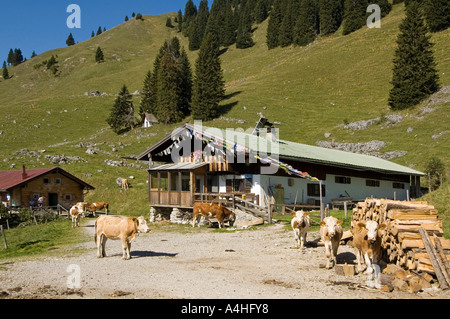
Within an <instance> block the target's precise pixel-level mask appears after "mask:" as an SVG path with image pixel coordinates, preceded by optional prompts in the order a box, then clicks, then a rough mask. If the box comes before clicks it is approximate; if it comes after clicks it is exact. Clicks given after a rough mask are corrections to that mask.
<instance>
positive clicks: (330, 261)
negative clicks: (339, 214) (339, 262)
mask: <svg viewBox="0 0 450 319" xmlns="http://www.w3.org/2000/svg"><path fill="white" fill-rule="evenodd" d="M343 233H344V231H343V230H342V220H338V219H337V218H335V217H333V216H330V217H326V218H324V219H323V221H322V222H321V223H320V237H321V238H322V241H323V243H324V244H325V253H326V256H327V264H326V268H327V269H331V268H333V267H334V266H335V265H336V256H337V252H338V249H339V244H340V242H341V238H342V235H343Z"/></svg>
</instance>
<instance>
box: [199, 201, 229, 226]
mask: <svg viewBox="0 0 450 319" xmlns="http://www.w3.org/2000/svg"><path fill="white" fill-rule="evenodd" d="M202 216H205V217H207V218H214V217H215V218H216V219H217V221H218V222H219V228H222V227H223V223H224V222H225V221H229V222H230V225H231V226H232V225H233V224H234V222H235V220H236V215H235V214H234V213H233V212H232V211H231V210H229V209H228V208H226V207H225V206H223V205H221V204H212V203H211V204H208V203H200V202H197V203H194V210H193V216H192V227H195V223H196V222H197V223H198V227H200V219H201V217H202Z"/></svg>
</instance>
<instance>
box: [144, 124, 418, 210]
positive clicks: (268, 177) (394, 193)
mask: <svg viewBox="0 0 450 319" xmlns="http://www.w3.org/2000/svg"><path fill="white" fill-rule="evenodd" d="M276 133H277V132H276V130H275V129H274V128H273V127H272V125H271V124H270V123H269V122H268V121H267V120H266V119H264V118H262V119H261V120H260V122H259V123H258V125H257V126H256V128H255V129H253V130H249V131H247V132H244V131H242V130H230V129H228V130H222V129H217V128H211V127H203V126H201V125H198V123H196V124H195V125H192V124H185V125H183V126H181V127H179V128H177V129H176V130H174V131H173V132H172V134H170V135H168V136H166V137H164V138H163V139H162V140H160V141H159V142H158V143H156V144H155V145H153V146H151V147H150V148H148V149H147V150H146V151H145V152H143V153H142V154H140V155H139V156H138V159H139V160H144V161H148V162H149V170H148V172H149V202H150V205H151V206H154V207H182V208H190V207H192V205H193V203H194V202H195V201H198V200H205V199H206V200H213V199H214V198H225V197H228V200H230V199H233V198H235V197H236V196H239V197H241V198H245V199H246V200H247V201H250V202H252V203H254V204H256V205H259V206H260V207H267V205H269V203H270V201H272V204H273V200H275V204H277V205H280V204H291V205H292V204H299V205H300V204H303V205H305V206H307V205H310V206H319V205H320V204H323V205H327V204H331V205H333V204H338V203H339V202H342V201H343V200H344V199H345V201H351V202H357V201H360V200H364V199H365V198H367V197H372V196H373V197H377V198H392V199H393V198H396V199H398V200H406V199H407V197H409V196H411V197H415V196H419V195H420V194H419V193H420V177H421V176H424V174H423V173H421V172H419V171H416V170H413V169H411V168H408V167H405V166H402V165H399V164H396V163H393V162H390V161H387V160H383V159H380V158H377V157H373V156H367V155H362V154H354V153H349V152H343V151H338V150H333V149H326V148H321V147H317V146H310V145H305V144H300V143H294V142H289V141H283V140H279V139H277V134H276ZM157 163H158V164H157Z"/></svg>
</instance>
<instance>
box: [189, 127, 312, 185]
mask: <svg viewBox="0 0 450 319" xmlns="http://www.w3.org/2000/svg"><path fill="white" fill-rule="evenodd" d="M189 133H190V135H191V136H194V131H193V130H190V129H189ZM195 137H196V138H197V139H198V140H201V141H203V142H205V143H206V144H207V145H209V146H210V147H211V148H215V149H223V148H225V149H227V150H230V151H232V152H238V153H241V152H243V153H244V154H249V155H250V152H249V148H248V147H246V146H243V145H240V144H238V143H229V142H228V141H227V140H225V139H220V138H211V139H207V138H205V137H204V136H203V135H202V134H199V133H197V134H196V136H195ZM191 156H192V157H194V158H195V159H196V160H199V157H200V156H201V154H199V151H196V152H193V153H192V154H191ZM253 156H254V157H255V158H256V159H258V160H259V161H260V162H261V163H262V164H266V165H272V166H275V167H278V168H281V169H283V170H284V171H285V172H286V173H287V174H289V175H295V176H298V177H301V178H304V179H308V180H310V181H314V182H320V180H319V179H318V178H316V177H313V176H311V175H309V174H308V173H307V172H301V171H299V170H297V169H295V168H293V167H292V166H291V165H289V164H286V163H283V162H280V161H279V160H276V159H273V158H271V157H265V158H261V157H260V156H258V155H253Z"/></svg>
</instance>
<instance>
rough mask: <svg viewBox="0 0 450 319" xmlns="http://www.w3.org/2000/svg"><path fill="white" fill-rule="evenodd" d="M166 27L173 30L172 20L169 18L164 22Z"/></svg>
mask: <svg viewBox="0 0 450 319" xmlns="http://www.w3.org/2000/svg"><path fill="white" fill-rule="evenodd" d="M166 27H168V28H171V29H172V28H174V26H173V24H172V19H171V18H170V17H168V18H167V20H166Z"/></svg>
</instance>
